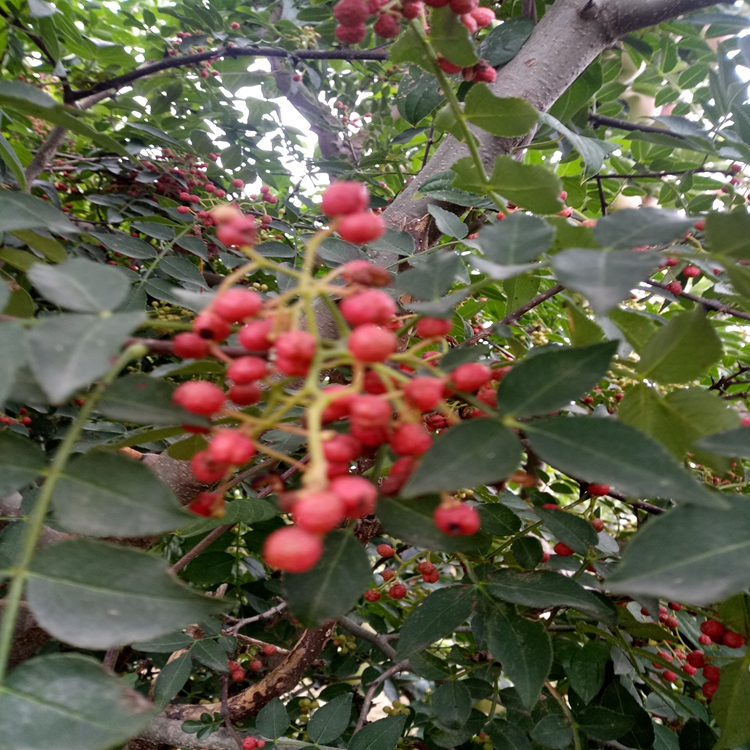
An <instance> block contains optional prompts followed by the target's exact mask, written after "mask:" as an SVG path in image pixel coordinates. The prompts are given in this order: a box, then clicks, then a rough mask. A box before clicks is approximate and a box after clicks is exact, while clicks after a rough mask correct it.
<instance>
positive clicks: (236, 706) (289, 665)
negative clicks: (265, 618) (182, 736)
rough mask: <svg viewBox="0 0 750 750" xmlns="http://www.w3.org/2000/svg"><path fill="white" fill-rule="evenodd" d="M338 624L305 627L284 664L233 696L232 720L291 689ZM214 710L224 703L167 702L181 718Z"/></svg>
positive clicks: (167, 711)
mask: <svg viewBox="0 0 750 750" xmlns="http://www.w3.org/2000/svg"><path fill="white" fill-rule="evenodd" d="M335 626H336V622H335V621H332V622H329V623H326V624H325V625H323V626H321V627H319V628H315V629H314V630H306V631H305V632H304V633H303V634H302V637H301V638H300V639H299V641H298V642H297V645H296V646H295V647H294V648H293V649H292V651H291V653H290V654H289V655H288V656H287V658H286V659H285V660H284V661H283V662H282V663H281V664H279V665H278V666H277V667H276V668H275V669H274V670H273V671H271V672H270V673H269V674H267V675H266V676H265V677H264V678H263V679H262V680H261V681H260V682H258V683H256V684H255V685H252V686H251V687H249V688H248V689H247V690H243V691H242V692H241V693H239V694H238V695H235V696H233V697H232V698H230V699H229V713H230V717H231V719H232V721H241V720H243V719H246V718H247V717H248V716H255V714H257V713H258V711H260V709H261V708H263V706H265V705H266V704H267V703H270V702H271V701H272V700H273V699H274V698H276V697H277V696H279V695H283V694H284V693H286V692H288V691H289V690H291V689H292V688H293V687H294V686H295V685H296V684H297V683H298V682H299V681H300V679H301V678H302V675H303V674H304V673H305V672H306V671H307V669H308V668H309V667H310V665H311V664H312V663H313V662H314V661H315V659H317V658H318V655H319V654H320V652H321V651H322V650H323V648H324V647H325V645H326V642H327V641H328V639H329V638H330V637H331V633H333V629H334V627H335ZM213 712H219V713H220V712H221V703H205V704H201V705H196V706H194V705H180V704H173V705H171V706H167V708H166V709H165V711H164V716H166V717H167V718H168V719H180V720H181V721H187V720H192V721H197V720H198V719H200V715H201V714H202V713H213Z"/></svg>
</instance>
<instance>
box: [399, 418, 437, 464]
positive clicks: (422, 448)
mask: <svg viewBox="0 0 750 750" xmlns="http://www.w3.org/2000/svg"><path fill="white" fill-rule="evenodd" d="M389 442H390V445H391V449H392V450H393V452H394V453H395V454H396V455H397V456H421V455H422V454H423V453H426V452H427V451H428V450H429V448H430V446H431V445H432V437H431V435H430V433H429V432H427V430H426V428H425V427H424V425H422V424H414V423H411V422H410V423H407V424H402V425H401V426H400V427H397V428H396V429H395V430H394V431H393V434H392V435H391V439H390V441H389Z"/></svg>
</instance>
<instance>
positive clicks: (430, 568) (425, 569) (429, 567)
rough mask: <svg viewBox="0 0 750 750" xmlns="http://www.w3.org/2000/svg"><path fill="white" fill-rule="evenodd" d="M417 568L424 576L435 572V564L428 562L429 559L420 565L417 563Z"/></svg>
mask: <svg viewBox="0 0 750 750" xmlns="http://www.w3.org/2000/svg"><path fill="white" fill-rule="evenodd" d="M417 570H418V571H419V572H420V573H421V574H422V575H423V576H424V575H430V574H431V573H434V572H435V566H434V565H433V564H432V563H431V562H427V560H423V561H422V562H421V563H419V565H417Z"/></svg>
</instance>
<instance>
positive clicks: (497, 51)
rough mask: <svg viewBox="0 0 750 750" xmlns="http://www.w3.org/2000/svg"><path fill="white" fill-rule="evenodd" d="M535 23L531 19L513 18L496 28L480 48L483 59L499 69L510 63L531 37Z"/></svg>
mask: <svg viewBox="0 0 750 750" xmlns="http://www.w3.org/2000/svg"><path fill="white" fill-rule="evenodd" d="M533 30H534V22H533V21H532V20H531V19H530V18H511V19H508V20H507V21H504V22H503V23H501V24H499V25H498V26H495V28H494V29H492V31H490V33H489V34H487V36H486V37H485V38H484V39H483V40H482V44H481V45H480V46H479V54H480V55H481V57H482V58H483V59H485V60H487V62H488V63H489V64H490V65H492V67H493V68H498V67H500V66H501V65H506V64H507V63H509V62H510V61H511V60H512V59H513V58H514V57H515V56H516V55H517V54H518V52H519V50H520V49H521V47H522V46H523V43H524V42H525V41H526V40H527V39H528V38H529V37H530V36H531V32H532V31H533Z"/></svg>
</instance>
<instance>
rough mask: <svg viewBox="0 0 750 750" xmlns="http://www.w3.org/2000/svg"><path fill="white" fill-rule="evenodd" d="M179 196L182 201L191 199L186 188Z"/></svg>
mask: <svg viewBox="0 0 750 750" xmlns="http://www.w3.org/2000/svg"><path fill="white" fill-rule="evenodd" d="M177 197H178V198H179V199H180V200H181V201H189V200H190V193H186V192H185V191H184V190H182V191H181V192H180V194H179V195H178V196H177Z"/></svg>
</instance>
